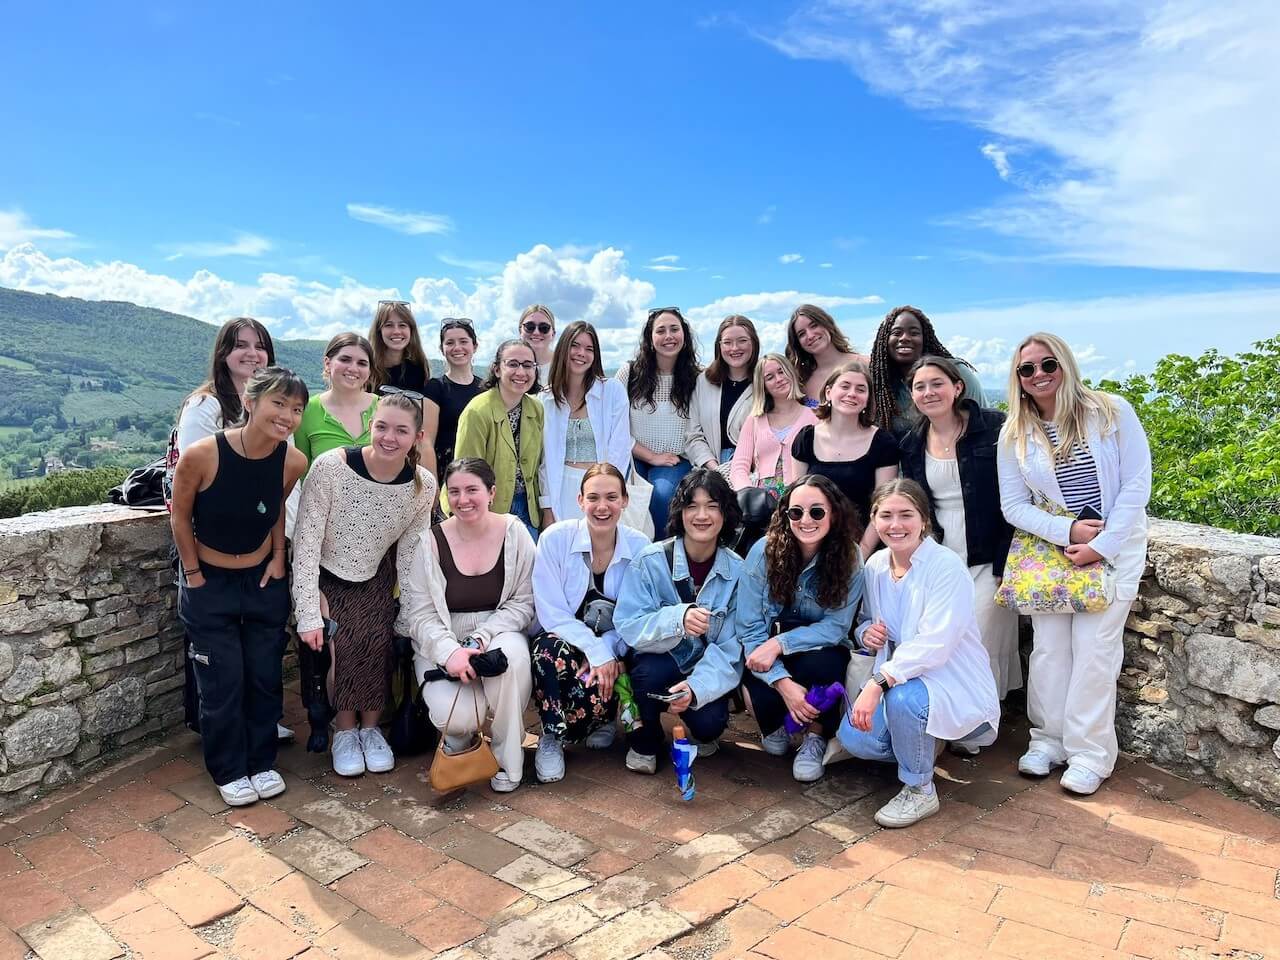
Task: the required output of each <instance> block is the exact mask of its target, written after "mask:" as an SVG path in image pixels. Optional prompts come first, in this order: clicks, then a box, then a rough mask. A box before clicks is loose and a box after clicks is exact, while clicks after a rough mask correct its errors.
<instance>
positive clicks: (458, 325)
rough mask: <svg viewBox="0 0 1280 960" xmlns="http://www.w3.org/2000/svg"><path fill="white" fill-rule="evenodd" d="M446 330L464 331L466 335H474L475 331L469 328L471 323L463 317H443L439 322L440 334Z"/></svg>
mask: <svg viewBox="0 0 1280 960" xmlns="http://www.w3.org/2000/svg"><path fill="white" fill-rule="evenodd" d="M446 330H466V331H467V332H468V333H470V334H472V335H473V336H474V335H475V330H474V329H472V327H471V321H470V320H467V319H465V318H464V317H445V318H444V319H443V320H441V321H440V332H441V333H444V332H445V331H446Z"/></svg>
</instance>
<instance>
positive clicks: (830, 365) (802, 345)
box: [787, 303, 867, 407]
mask: <svg viewBox="0 0 1280 960" xmlns="http://www.w3.org/2000/svg"><path fill="white" fill-rule="evenodd" d="M787 359H788V360H790V361H791V362H792V364H793V365H794V366H795V368H796V373H797V374H798V375H799V377H800V384H801V386H802V387H803V388H804V393H805V397H806V398H807V399H806V400H805V406H807V407H817V406H818V404H819V403H821V402H822V397H821V396H820V394H821V392H822V386H823V384H825V383H826V382H827V378H828V377H830V376H831V371H833V370H835V368H836V367H838V366H840V364H842V363H844V362H846V361H848V360H861V361H862V362H863V363H866V362H867V358H866V357H864V356H862V354H860V353H855V352H854V349H853V345H852V344H850V343H849V340H848V338H846V337H845V335H844V334H843V333H842V332H841V330H840V328H839V327H838V326H836V321H835V318H834V317H833V316H831V314H829V313H827V311H825V310H823V309H822V308H821V307H817V306H814V305H813V304H812V303H802V304H800V306H798V307H796V308H795V310H793V311H792V313H791V319H790V320H788V321H787Z"/></svg>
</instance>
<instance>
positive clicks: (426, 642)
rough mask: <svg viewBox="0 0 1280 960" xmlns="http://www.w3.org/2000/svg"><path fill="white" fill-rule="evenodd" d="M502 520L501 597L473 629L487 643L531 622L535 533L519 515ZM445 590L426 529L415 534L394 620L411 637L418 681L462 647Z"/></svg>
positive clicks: (442, 576)
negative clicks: (415, 545)
mask: <svg viewBox="0 0 1280 960" xmlns="http://www.w3.org/2000/svg"><path fill="white" fill-rule="evenodd" d="M505 519H506V521H507V534H506V537H505V538H504V539H503V541H502V545H503V555H502V556H503V567H502V569H503V576H502V596H501V598H500V599H499V601H498V609H496V610H495V611H494V612H493V613H491V614H490V615H489V617H488V619H486V620H485V621H484V623H482V624H480V625H479V626H478V627H476V628H475V630H473V631H472V632H473V633H474V634H475V635H476V636H478V637H479V638H480V639H481V640H482V641H483V642H484V644H485V646H486V647H487V646H488V644H489V643H490V642H491V641H492V640H493V638H494V637H496V636H497V635H498V634H500V633H523V632H525V631H527V630H528V629H529V626H530V624H532V623H533V558H534V547H533V537H531V536H529V531H528V530H527V529H525V525H524V523H523V522H522V521H521V520H520V519H518V518H517V517H513V516H511V515H510V514H508V515H507V516H506V517H505ZM444 588H445V582H444V571H443V570H441V569H440V555H439V553H438V552H437V550H436V538H435V537H434V536H433V535H432V533H431V530H430V528H428V529H426V530H424V531H422V535H421V536H420V537H419V538H418V549H417V550H416V551H415V552H414V556H413V565H412V566H411V567H410V568H409V576H408V578H407V579H402V580H401V581H400V620H399V621H398V622H399V623H402V624H403V625H404V628H405V629H406V630H407V631H408V633H409V636H410V637H412V638H413V667H414V671H415V672H416V674H417V676H418V681H419V682H421V681H422V675H423V674H424V673H426V672H427V670H429V669H431V668H432V667H436V666H443V665H444V662H445V661H446V660H448V659H449V657H450V656H451V655H452V654H453V652H454V651H455V650H458V649H459V648H460V646H461V644H459V642H458V638H457V636H455V635H454V632H453V624H452V620H451V618H450V614H449V606H448V604H447V603H445V599H444Z"/></svg>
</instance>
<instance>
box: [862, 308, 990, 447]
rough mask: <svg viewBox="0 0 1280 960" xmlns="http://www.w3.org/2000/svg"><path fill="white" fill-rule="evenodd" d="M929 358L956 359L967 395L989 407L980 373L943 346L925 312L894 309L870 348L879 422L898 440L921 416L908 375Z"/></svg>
mask: <svg viewBox="0 0 1280 960" xmlns="http://www.w3.org/2000/svg"><path fill="white" fill-rule="evenodd" d="M926 355H928V356H931V357H947V358H949V359H951V360H954V361H955V363H956V366H957V367H959V368H960V376H961V377H963V378H964V394H965V396H966V397H968V398H969V399H970V400H974V401H976V402H977V404H978V406H980V407H985V406H986V405H987V404H986V401H985V400H984V398H983V394H982V383H981V382H980V381H979V380H978V371H976V370H974V369H973V365H972V364H971V363H969V362H968V361H967V360H961V359H960V358H959V357H955V356H953V355H952V353H951V351H950V350H948V349H947V348H946V347H944V346H943V345H942V342H941V341H940V340H939V339H938V335H937V334H936V333H934V330H933V321H931V320H930V319H929V318H928V317H927V316H925V313H924V311H923V310H921V309H920V308H919V307H913V306H911V305H910V304H904V305H903V306H901V307H894V308H893V309H892V310H890V311H889V312H888V313H886V314H885V315H884V319H883V320H882V321H880V328H879V329H878V330H876V338H875V340H874V342H873V343H872V345H871V382H872V383H873V384H874V385H875V397H874V400H875V410H876V423H878V424H879V425H880V427H881V428H882V429H884V430H888V431H889V432H890V433H892V434H893V435H894V436H895V437H900V436H902V435H903V434H904V433H906V432H907V431H908V430H909V429H911V427H912V425H913V424H914V423H915V422H916V421H917V420H918V419H919V417H920V412H919V411H918V410H916V408H915V406H914V405H913V404H912V402H911V382H910V380H909V379H908V377H907V374H908V372H909V371H910V370H911V368H912V367H913V366H914V365H915V363H916V361H917V360H919V359H920V358H921V357H923V356H926Z"/></svg>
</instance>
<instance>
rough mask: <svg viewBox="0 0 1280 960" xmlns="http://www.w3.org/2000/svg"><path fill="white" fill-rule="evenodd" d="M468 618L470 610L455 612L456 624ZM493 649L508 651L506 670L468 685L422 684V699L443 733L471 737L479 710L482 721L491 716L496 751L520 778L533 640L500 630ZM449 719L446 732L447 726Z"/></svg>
mask: <svg viewBox="0 0 1280 960" xmlns="http://www.w3.org/2000/svg"><path fill="white" fill-rule="evenodd" d="M465 616H467V614H457V615H455V616H454V618H453V619H454V621H455V624H454V625H455V627H456V626H458V624H457V621H458V620H459V619H461V618H462V617H465ZM486 616H487V615H486ZM494 648H497V649H499V650H501V651H502V652H503V653H505V654H506V655H507V670H506V673H504V674H502V675H501V676H498V677H477V678H476V679H475V680H473V681H472V682H471V683H468V684H463V683H458V682H456V681H453V680H432V681H431V682H430V683H428V684H426V685H425V686H424V687H423V688H422V699H423V700H424V701H425V702H426V705H427V710H428V712H429V713H430V714H431V722H432V723H433V724H435V726H436V728H437V729H438V730H440V732H441V734H444V733H448V734H450V735H452V736H469V735H470V734H473V733H475V731H476V714H477V712H478V713H479V715H480V721H481V723H483V722H484V719H485V717H487V716H490V715H492V717H493V723H492V725H491V727H490V734H491V736H492V737H493V755H494V756H495V757H497V759H498V766H500V767H501V768H502V769H503V771H504V772H505V773H506V774H507V776H508V777H510V778H511V779H512V780H515V781H516V782H519V781H520V778H521V777H522V776H523V775H524V708H525V705H526V704H527V703H528V702H529V694H530V692H531V691H532V690H533V671H532V669H531V668H530V665H529V641H528V639H527V638H526V637H525V635H524V634H523V633H500V634H498V636H497V637H495V638H494V640H493V642H492V643H491V644H489V647H488V649H490V650H492V649H494ZM459 691H461V692H459ZM454 697H457V698H458V705H457V707H454V705H453V700H454ZM477 704H478V705H479V710H478V711H477ZM450 709H453V719H452V720H448V718H449V710H450ZM446 720H448V722H449V729H448V730H445V721H446Z"/></svg>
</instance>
